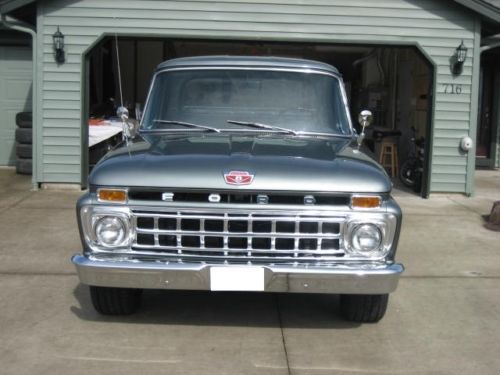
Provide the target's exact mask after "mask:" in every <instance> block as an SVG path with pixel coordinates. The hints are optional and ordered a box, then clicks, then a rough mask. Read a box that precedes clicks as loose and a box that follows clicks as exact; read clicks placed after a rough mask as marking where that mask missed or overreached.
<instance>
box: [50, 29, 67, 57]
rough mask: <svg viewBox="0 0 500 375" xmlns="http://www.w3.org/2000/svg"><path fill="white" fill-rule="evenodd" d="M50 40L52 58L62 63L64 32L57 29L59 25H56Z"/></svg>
mask: <svg viewBox="0 0 500 375" xmlns="http://www.w3.org/2000/svg"><path fill="white" fill-rule="evenodd" d="M52 42H53V46H54V59H55V60H56V63H58V64H62V63H64V61H65V57H64V34H63V33H62V32H61V31H60V30H59V26H57V31H56V32H55V33H54V35H52Z"/></svg>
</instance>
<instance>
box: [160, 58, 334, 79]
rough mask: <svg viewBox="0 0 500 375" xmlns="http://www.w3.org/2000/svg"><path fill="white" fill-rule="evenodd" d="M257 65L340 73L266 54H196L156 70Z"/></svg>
mask: <svg viewBox="0 0 500 375" xmlns="http://www.w3.org/2000/svg"><path fill="white" fill-rule="evenodd" d="M216 66H217V67H221V66H222V67H224V66H227V67H242V68H244V67H252V68H255V67H259V68H288V69H313V70H321V71H324V72H328V73H332V74H335V75H340V74H339V71H338V70H337V68H335V67H333V66H331V65H329V64H326V63H322V62H318V61H313V60H306V59H294V58H287V57H267V56H196V57H182V58H177V59H172V60H167V61H164V62H162V63H161V64H160V65H158V67H157V71H160V70H165V69H170V68H192V67H207V68H209V67H216Z"/></svg>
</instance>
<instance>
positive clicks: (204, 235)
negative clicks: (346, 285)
mask: <svg viewBox="0 0 500 375" xmlns="http://www.w3.org/2000/svg"><path fill="white" fill-rule="evenodd" d="M132 220H133V225H134V226H135V232H136V235H135V239H134V242H133V245H132V251H134V252H138V253H142V254H146V253H147V254H163V255H167V256H175V257H177V258H190V257H198V258H199V257H207V258H219V259H226V258H231V259H234V258H240V259H248V260H253V259H256V258H259V259H262V258H266V259H275V260H288V261H289V260H296V261H300V260H318V259H319V258H321V259H325V260H327V259H338V258H339V257H343V256H344V255H345V252H344V250H343V246H342V236H341V234H342V233H343V226H344V222H345V217H342V216H337V217H335V216H333V217H332V216H322V215H315V214H305V213H303V212H302V213H293V214H290V213H285V212H284V213H282V214H281V213H272V214H269V213H263V212H241V211H239V212H220V213H216V212H213V213H212V212H208V213H207V212H200V211H187V210H178V211H169V212H149V211H138V210H137V211H133V216H132Z"/></svg>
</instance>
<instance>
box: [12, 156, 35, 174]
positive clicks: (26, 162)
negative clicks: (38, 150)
mask: <svg viewBox="0 0 500 375" xmlns="http://www.w3.org/2000/svg"><path fill="white" fill-rule="evenodd" d="M16 173H17V174H26V175H31V174H32V173H33V160H32V159H17V160H16Z"/></svg>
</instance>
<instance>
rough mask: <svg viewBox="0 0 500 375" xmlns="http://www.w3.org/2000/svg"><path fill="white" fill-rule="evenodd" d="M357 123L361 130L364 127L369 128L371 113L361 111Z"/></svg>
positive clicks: (371, 120) (371, 119) (371, 118)
mask: <svg viewBox="0 0 500 375" xmlns="http://www.w3.org/2000/svg"><path fill="white" fill-rule="evenodd" d="M358 122H359V124H360V125H361V126H362V127H363V130H364V129H365V127H367V126H370V125H371V123H372V122H373V115H372V112H371V111H369V110H367V109H365V110H363V111H361V112H360V114H359V116H358Z"/></svg>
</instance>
